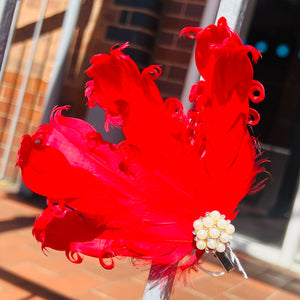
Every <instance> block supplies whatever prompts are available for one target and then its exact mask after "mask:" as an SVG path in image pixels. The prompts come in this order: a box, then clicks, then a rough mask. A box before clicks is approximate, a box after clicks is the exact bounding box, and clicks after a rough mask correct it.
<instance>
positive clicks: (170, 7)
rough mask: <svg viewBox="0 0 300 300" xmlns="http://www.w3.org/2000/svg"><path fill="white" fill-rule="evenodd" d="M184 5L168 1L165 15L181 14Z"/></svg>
mask: <svg viewBox="0 0 300 300" xmlns="http://www.w3.org/2000/svg"><path fill="white" fill-rule="evenodd" d="M182 7H183V4H182V3H179V2H175V1H166V4H165V13H166V14H180V12H181V11H182Z"/></svg>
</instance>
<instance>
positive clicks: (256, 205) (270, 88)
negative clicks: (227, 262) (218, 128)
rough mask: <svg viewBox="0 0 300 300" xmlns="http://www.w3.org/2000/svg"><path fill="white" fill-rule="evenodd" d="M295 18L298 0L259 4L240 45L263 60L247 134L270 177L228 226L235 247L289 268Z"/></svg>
mask: <svg viewBox="0 0 300 300" xmlns="http://www.w3.org/2000/svg"><path fill="white" fill-rule="evenodd" d="M299 19H300V2H299V1H293V0H259V1H256V6H255V9H254V11H253V16H252V20H251V22H250V26H249V29H248V34H247V36H246V43H247V44H250V45H254V46H255V47H256V48H257V49H259V50H260V51H261V53H262V56H263V60H262V61H259V62H258V64H256V65H254V79H256V80H258V81H260V82H261V83H262V84H263V85H264V87H265V90H266V99H265V100H264V101H263V102H261V103H259V104H255V105H254V106H253V107H254V108H255V109H257V110H258V111H259V112H260V114H261V122H260V124H259V125H257V126H255V127H254V128H253V131H254V136H256V137H258V138H259V140H260V142H261V143H262V149H263V150H262V151H263V153H262V158H264V159H268V160H270V162H269V163H265V167H266V169H267V170H268V171H269V173H270V175H268V174H267V173H265V174H262V176H263V177H264V176H265V177H269V178H268V180H267V182H266V187H265V188H264V189H263V190H261V191H260V192H258V193H256V194H254V195H249V196H247V197H246V199H244V200H243V201H242V202H241V204H240V206H239V210H240V213H239V216H238V218H236V220H234V223H235V226H236V228H237V230H238V234H239V236H240V238H239V242H238V244H239V245H238V247H240V248H241V249H242V250H244V251H246V252H249V254H250V255H256V256H259V257H260V258H262V259H265V260H271V261H272V262H275V263H278V264H281V262H280V261H279V258H280V260H282V259H283V257H282V255H283V254H284V256H285V257H284V260H285V262H283V263H282V264H287V263H288V264H291V263H292V262H293V261H295V259H297V257H298V256H299V260H300V254H297V249H298V246H299V245H298V244H299V236H300V233H299V231H300V229H299V226H298V225H297V223H299V224H300V208H298V207H299V206H300V197H299V196H297V197H296V195H297V190H298V185H299V184H298V178H299V167H300V27H299ZM263 177H262V178H263ZM297 218H298V221H297ZM292 248H293V250H292ZM259 249H260V250H259ZM251 251H254V252H255V253H250V252H251ZM266 251H267V252H266ZM260 253H261V254H260ZM297 255H298V256H297ZM286 256H289V258H288V259H287V258H286ZM291 256H293V257H291Z"/></svg>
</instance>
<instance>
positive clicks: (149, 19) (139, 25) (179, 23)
mask: <svg viewBox="0 0 300 300" xmlns="http://www.w3.org/2000/svg"><path fill="white" fill-rule="evenodd" d="M41 2H42V1H34V0H23V1H22V6H21V10H20V15H19V18H18V21H17V26H16V31H15V35H14V39H13V44H12V47H11V50H10V54H9V59H8V64H7V66H6V69H5V75H4V78H3V81H2V84H1V87H0V88H1V89H0V104H1V105H0V106H1V107H0V128H1V129H0V168H1V164H2V165H3V153H4V149H5V147H7V141H8V133H9V130H10V128H11V124H12V120H13V114H14V112H15V110H16V102H17V99H18V97H19V95H20V87H21V84H22V80H23V78H24V72H25V67H26V64H27V62H28V58H29V55H30V54H29V53H30V46H31V45H32V42H33V41H32V38H31V37H32V33H33V30H34V26H35V23H36V21H37V19H38V16H39V11H40V6H41ZM68 2H69V0H49V2H48V7H47V11H46V15H45V18H44V24H43V27H42V32H41V36H40V39H39V43H38V48H37V52H36V55H35V58H34V63H33V67H32V70H31V73H30V78H29V81H28V84H27V87H26V93H25V95H24V100H23V104H22V109H21V114H20V118H19V120H18V126H17V130H16V133H15V136H14V141H13V147H12V149H11V153H10V157H9V161H8V166H7V169H6V172H5V179H7V180H11V181H18V178H19V173H18V172H19V170H18V169H15V167H14V166H15V162H16V160H17V151H18V148H19V145H20V141H21V136H22V135H23V134H25V133H29V134H32V133H34V132H35V131H36V129H37V128H38V126H39V124H40V121H41V118H42V113H43V111H44V109H45V108H44V100H45V95H46V91H47V87H48V83H49V80H50V76H51V71H52V68H53V62H54V59H55V54H56V50H57V47H58V44H59V41H60V36H61V25H62V21H63V17H64V13H65V10H66V8H67V5H68ZM204 6H205V1H204V0H186V1H184V0H177V1H171V0H139V1H138V0H105V1H101V0H82V5H81V12H80V16H79V20H78V24H77V27H76V30H75V33H74V38H73V42H72V45H71V49H70V53H69V57H68V61H67V65H66V69H65V72H66V73H65V81H64V84H63V88H62V92H61V96H60V99H58V104H60V105H64V104H71V109H70V111H69V112H68V114H69V115H71V116H74V117H80V118H84V117H85V114H86V109H87V108H86V99H85V98H84V85H85V82H86V81H87V80H88V78H87V76H86V74H85V70H86V69H87V68H88V67H89V60H90V58H91V57H92V56H93V55H94V54H97V53H100V52H102V53H109V51H110V48H111V47H112V46H114V45H115V44H116V43H124V42H127V41H129V42H130V47H129V48H128V49H127V50H126V51H127V53H128V54H129V55H130V56H131V57H132V58H133V59H134V60H135V61H136V63H137V64H138V66H139V67H140V68H141V69H142V68H144V67H146V66H148V65H149V64H159V65H161V66H162V69H163V74H162V75H161V77H160V78H159V79H158V80H157V81H156V82H157V85H158V87H159V88H160V90H161V93H162V97H163V98H164V99H165V98H167V97H177V98H180V95H181V92H182V87H183V83H184V79H185V75H186V72H187V68H188V64H189V61H190V56H191V52H192V48H193V41H191V40H188V39H186V38H180V39H179V34H180V30H181V29H182V28H183V27H185V26H198V25H199V23H200V21H201V16H202V13H203V10H204Z"/></svg>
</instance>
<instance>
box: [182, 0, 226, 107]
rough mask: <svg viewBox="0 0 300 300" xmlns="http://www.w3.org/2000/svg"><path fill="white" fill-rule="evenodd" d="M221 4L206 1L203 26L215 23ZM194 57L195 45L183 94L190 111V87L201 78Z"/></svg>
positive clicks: (210, 0)
mask: <svg viewBox="0 0 300 300" xmlns="http://www.w3.org/2000/svg"><path fill="white" fill-rule="evenodd" d="M219 5H220V0H209V1H207V2H206V6H205V9H204V13H203V17H202V19H201V23H200V27H201V28H204V27H206V26H208V25H210V24H214V23H215V21H216V16H217V12H218V9H219ZM194 57H195V46H194V49H193V52H192V55H191V59H190V64H189V68H188V72H187V75H186V78H185V82H184V85H183V90H182V94H181V101H182V104H183V107H184V110H185V111H188V110H189V109H190V108H191V103H190V101H189V94H190V89H191V87H192V85H194V84H196V83H197V82H198V81H199V80H200V74H199V72H198V70H197V67H196V64H195V58H194Z"/></svg>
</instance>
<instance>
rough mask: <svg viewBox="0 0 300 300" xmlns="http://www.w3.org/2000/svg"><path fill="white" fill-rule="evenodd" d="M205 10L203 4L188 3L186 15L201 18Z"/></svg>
mask: <svg viewBox="0 0 300 300" xmlns="http://www.w3.org/2000/svg"><path fill="white" fill-rule="evenodd" d="M203 11H204V5H202V4H188V5H187V7H186V11H185V15H186V16H187V17H194V18H196V19H197V20H200V19H201V17H202V14H203Z"/></svg>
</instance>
